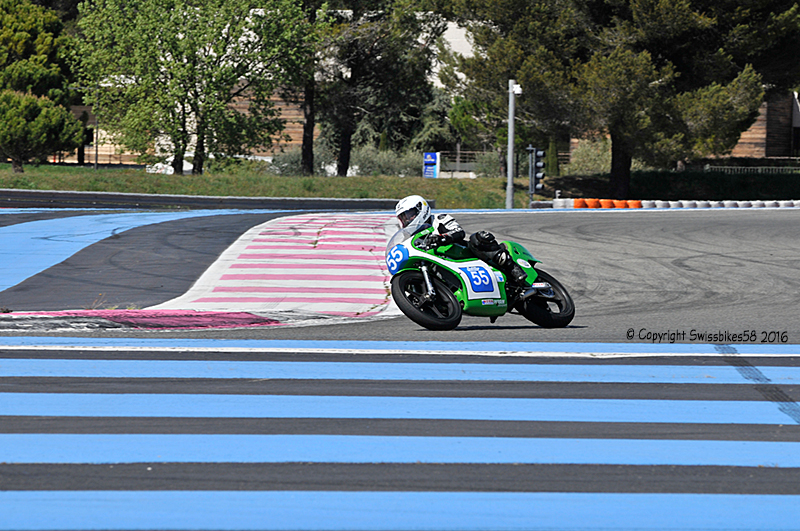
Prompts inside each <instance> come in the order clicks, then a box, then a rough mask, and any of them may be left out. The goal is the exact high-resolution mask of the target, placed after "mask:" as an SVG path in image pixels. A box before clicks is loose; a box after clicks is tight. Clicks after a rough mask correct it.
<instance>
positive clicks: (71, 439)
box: [0, 433, 800, 468]
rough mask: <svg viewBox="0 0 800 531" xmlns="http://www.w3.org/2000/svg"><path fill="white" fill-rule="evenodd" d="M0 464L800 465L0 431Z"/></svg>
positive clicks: (796, 447)
mask: <svg viewBox="0 0 800 531" xmlns="http://www.w3.org/2000/svg"><path fill="white" fill-rule="evenodd" d="M0 462H4V463H47V464H54V463H68V464H84V463H85V464H113V463H296V462H302V463H482V464H510V463H524V464H579V465H587V464H602V465H676V466H748V467H759V466H769V467H782V468H798V467H800V443H797V442H765V441H693V440H636V439H548V438H542V439H537V438H522V437H520V438H517V437H417V436H408V437H404V436H370V435H224V434H220V435H208V434H62V433H58V434H40V433H35V434H28V433H23V434H17V433H14V434H0Z"/></svg>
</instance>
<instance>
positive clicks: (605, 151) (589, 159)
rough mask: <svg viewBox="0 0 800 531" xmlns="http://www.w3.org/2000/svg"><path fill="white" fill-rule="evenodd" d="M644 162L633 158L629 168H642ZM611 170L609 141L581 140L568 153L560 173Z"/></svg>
mask: <svg viewBox="0 0 800 531" xmlns="http://www.w3.org/2000/svg"><path fill="white" fill-rule="evenodd" d="M646 168H647V166H646V165H645V164H644V162H642V161H640V160H637V159H633V164H632V165H631V170H633V171H637V170H644V169H646ZM610 171H611V141H610V140H609V139H607V138H604V139H601V140H581V141H580V142H578V145H577V146H576V147H575V149H574V150H572V153H571V154H570V161H569V164H564V165H562V166H561V172H560V173H561V175H596V174H600V173H609V172H610Z"/></svg>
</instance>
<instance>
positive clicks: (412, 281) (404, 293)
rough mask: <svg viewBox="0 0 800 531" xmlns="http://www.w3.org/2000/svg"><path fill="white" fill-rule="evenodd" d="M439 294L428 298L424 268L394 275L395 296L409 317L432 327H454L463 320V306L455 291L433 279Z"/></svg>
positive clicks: (436, 328) (442, 328)
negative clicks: (423, 274)
mask: <svg viewBox="0 0 800 531" xmlns="http://www.w3.org/2000/svg"><path fill="white" fill-rule="evenodd" d="M431 280H432V281H433V287H434V289H435V290H436V296H435V297H433V299H432V300H428V299H427V298H426V297H425V294H426V293H427V291H428V290H427V288H426V287H425V278H424V277H423V276H422V273H421V272H420V271H412V270H409V271H403V272H402V273H398V274H397V275H395V276H394V277H393V278H392V298H394V301H395V302H396V303H397V306H398V307H399V308H400V310H401V311H402V312H403V313H404V314H406V317H408V318H409V319H411V320H412V321H414V322H415V323H417V324H418V325H421V326H424V327H425V328H427V329H428V330H452V329H454V328H455V327H457V326H458V324H459V323H460V322H461V305H460V304H459V303H458V299H456V296H455V295H453V292H452V291H450V289H449V288H448V287H447V286H446V285H445V284H444V282H442V281H440V280H439V279H437V278H432V279H431Z"/></svg>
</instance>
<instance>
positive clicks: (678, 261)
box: [0, 209, 800, 343]
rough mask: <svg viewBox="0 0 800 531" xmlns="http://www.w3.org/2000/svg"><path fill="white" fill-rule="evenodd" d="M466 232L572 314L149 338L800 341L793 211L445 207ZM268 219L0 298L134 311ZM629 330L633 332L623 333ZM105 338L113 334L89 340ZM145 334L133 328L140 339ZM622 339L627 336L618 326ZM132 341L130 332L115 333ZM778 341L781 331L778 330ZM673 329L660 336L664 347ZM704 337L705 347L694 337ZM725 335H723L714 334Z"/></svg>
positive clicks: (145, 231)
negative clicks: (560, 288) (501, 251)
mask: <svg viewBox="0 0 800 531" xmlns="http://www.w3.org/2000/svg"><path fill="white" fill-rule="evenodd" d="M455 216H456V218H457V219H458V220H459V221H460V222H461V224H462V225H463V226H464V227H465V229H466V230H467V231H468V232H472V231H477V230H481V229H487V230H490V231H492V232H494V233H495V234H496V235H497V236H498V237H499V238H505V239H510V240H515V241H518V242H520V243H522V244H523V245H525V247H527V248H528V249H529V250H530V251H531V252H532V253H533V255H534V256H536V257H537V258H538V259H539V260H541V261H542V264H541V265H540V267H541V268H542V269H544V270H545V271H548V272H549V273H551V274H553V275H554V276H555V277H556V278H557V279H559V280H560V281H561V283H562V284H564V286H566V288H567V289H568V290H569V292H570V293H571V295H572V297H573V299H574V301H575V306H576V315H575V319H574V320H573V321H572V323H571V325H570V326H569V327H568V328H565V329H558V330H548V329H543V328H540V327H538V326H536V325H533V324H532V323H530V322H528V321H527V320H525V319H524V318H522V317H520V316H518V315H507V316H504V317H501V318H500V319H499V320H498V321H497V322H496V323H495V324H490V323H489V320H488V319H486V318H476V317H468V316H467V317H465V318H464V320H463V321H462V324H461V326H459V327H458V328H457V329H456V330H454V331H447V332H434V331H429V330H426V329H424V328H421V327H419V326H418V325H416V324H414V323H413V322H411V321H410V320H408V319H406V318H405V317H398V318H395V319H390V320H379V321H370V322H355V323H351V324H344V325H329V326H315V327H298V328H288V327H271V328H261V329H242V330H224V331H204V332H184V331H182V332H164V331H160V332H158V334H159V336H160V337H168V336H170V335H172V336H175V337H231V338H243V339H244V338H260V339H332V340H340V339H342V340H344V339H346V340H382V339H388V340H405V341H428V340H445V341H486V340H501V341H579V342H590V341H601V342H627V341H634V342H652V340H653V337H660V336H657V335H656V334H669V333H674V334H675V335H674V336H672V337H673V338H674V340H675V341H677V342H687V343H688V342H698V339H697V338H694V337H693V336H692V331H695V333H712V334H719V333H723V334H724V333H728V334H743V333H744V332H749V333H750V334H751V335H750V336H749V337H752V332H753V331H755V337H756V342H761V341H762V340H764V341H767V342H769V341H774V340H775V338H776V335H774V334H773V335H770V332H779V333H781V334H782V333H783V332H785V333H786V334H785V337H786V338H787V342H789V343H800V316H798V312H797V309H798V308H800V273H799V271H800V239H799V238H797V234H800V209H784V210H781V209H770V210H764V209H739V210H736V209H726V210H721V209H716V210H666V211H618V212H614V211H573V212H556V211H547V210H543V211H524V212H512V213H496V212H495V213H480V214H475V213H460V214H459V213H455ZM266 219H268V218H267V216H250V217H248V215H242V216H212V217H208V218H200V219H197V220H185V221H180V222H170V223H163V224H160V225H158V226H150V227H142V228H140V229H136V230H132V231H128V232H126V233H122V234H120V235H118V237H115V238H114V239H108V240H104V241H103V242H100V243H98V244H96V245H93V246H91V247H89V248H87V249H85V250H84V251H81V252H80V253H78V254H76V255H75V256H73V257H72V258H70V259H69V260H67V261H65V262H64V263H62V264H59V265H57V266H55V267H53V268H51V269H49V270H47V271H45V272H43V273H41V274H39V275H36V276H34V277H32V278H30V279H28V280H27V281H25V282H24V283H22V284H20V285H18V286H15V287H13V288H11V289H9V290H6V291H5V292H2V293H0V307H7V308H9V309H11V310H44V309H52V310H55V309H75V308H87V307H91V305H92V304H95V300H96V299H97V295H98V294H99V293H104V294H105V295H104V296H105V300H104V301H102V302H103V303H104V304H107V305H114V306H117V307H119V308H125V307H130V306H132V307H144V306H147V305H149V304H155V303H157V302H161V301H162V300H168V299H169V298H172V297H173V296H175V295H176V294H179V293H180V292H182V290H184V289H186V288H187V287H188V286H189V285H190V284H191V282H192V280H193V279H194V278H196V276H197V275H199V272H201V271H202V270H203V269H204V268H205V267H206V266H207V265H208V264H210V263H211V262H212V261H213V259H214V258H215V257H216V255H217V254H218V253H219V252H220V251H221V250H222V249H224V248H225V246H227V245H228V244H229V243H230V242H231V241H233V239H234V238H235V237H236V235H237V233H239V232H240V231H243V230H244V229H246V228H247V226H248V224H251V226H252V225H255V224H256V223H258V222H260V221H259V220H266ZM631 331H632V332H631ZM115 333H120V332H113V331H110V330H105V331H99V332H87V334H102V335H105V336H109V335H113V334H115ZM152 333H153V332H141V334H142V335H147V334H152ZM631 333H632V334H633V336H632V338H629V337H628V335H629V334H631ZM122 334H124V335H126V336H130V335H131V334H134V335H135V334H138V332H131V331H125V332H122ZM778 337H780V336H778ZM669 339H670V336H668V335H667V336H661V340H662V341H665V342H666V341H669ZM701 342H702V341H701ZM716 342H720V343H725V342H726V341H724V340H722V341H716Z"/></svg>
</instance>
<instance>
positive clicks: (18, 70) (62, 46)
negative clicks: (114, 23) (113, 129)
mask: <svg viewBox="0 0 800 531" xmlns="http://www.w3.org/2000/svg"><path fill="white" fill-rule="evenodd" d="M62 29H63V27H62V24H61V21H60V20H59V19H58V16H56V14H55V13H54V12H52V11H50V10H48V9H45V8H43V7H40V6H36V5H33V4H31V3H30V2H29V1H27V0H23V1H19V0H0V91H2V92H0V153H2V154H3V155H4V156H5V157H8V158H10V159H11V165H12V168H13V170H14V172H20V173H21V172H22V171H23V164H24V163H25V162H27V161H29V160H42V159H44V158H45V157H47V155H50V154H51V153H56V152H59V151H72V150H73V149H75V148H76V147H77V146H78V145H79V143H80V140H81V139H82V134H81V124H80V123H79V122H78V121H77V120H76V119H75V118H74V117H73V116H72V115H71V114H70V112H69V111H68V110H67V109H66V108H65V107H63V106H62V105H66V104H67V102H68V99H69V92H68V91H67V90H66V86H67V83H68V69H67V68H66V66H65V59H64V55H65V52H64V51H65V50H66V49H67V48H68V40H69V39H68V38H67V37H65V36H63V35H62V34H61V32H62Z"/></svg>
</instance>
